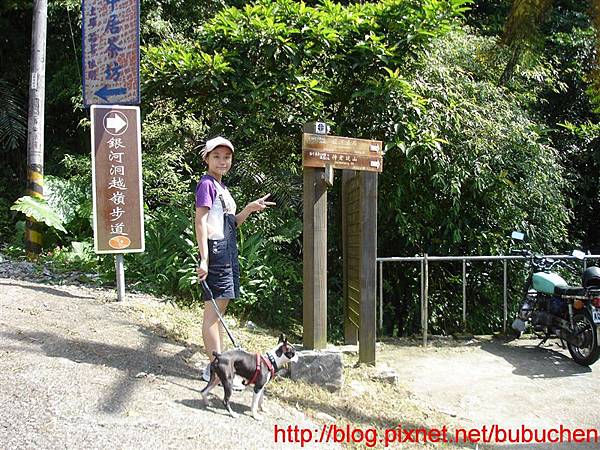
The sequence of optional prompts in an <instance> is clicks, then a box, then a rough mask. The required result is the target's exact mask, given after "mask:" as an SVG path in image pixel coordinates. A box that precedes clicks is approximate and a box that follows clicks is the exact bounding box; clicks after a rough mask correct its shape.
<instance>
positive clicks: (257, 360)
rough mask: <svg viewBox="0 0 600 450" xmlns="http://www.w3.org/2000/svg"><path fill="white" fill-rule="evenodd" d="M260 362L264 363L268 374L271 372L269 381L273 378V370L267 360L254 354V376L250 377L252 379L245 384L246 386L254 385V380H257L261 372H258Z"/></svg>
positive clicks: (258, 354)
mask: <svg viewBox="0 0 600 450" xmlns="http://www.w3.org/2000/svg"><path fill="white" fill-rule="evenodd" d="M261 361H264V363H265V364H266V365H267V368H268V369H269V372H271V379H273V378H274V377H275V369H274V368H273V364H271V361H269V358H265V357H264V356H263V355H261V354H260V353H257V354H256V370H255V371H254V375H252V378H251V379H250V381H248V382H247V383H246V385H248V384H254V383H256V379H257V378H258V376H259V375H260V372H261V370H260V362H261Z"/></svg>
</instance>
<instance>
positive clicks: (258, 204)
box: [246, 194, 276, 212]
mask: <svg viewBox="0 0 600 450" xmlns="http://www.w3.org/2000/svg"><path fill="white" fill-rule="evenodd" d="M269 195H271V194H267V195H265V196H264V197H261V198H259V199H258V200H254V201H253V202H250V203H248V205H247V206H246V208H248V209H249V210H250V212H255V211H264V210H265V209H266V208H268V207H269V206H275V205H276V203H275V202H268V201H266V200H267V198H268V197H269Z"/></svg>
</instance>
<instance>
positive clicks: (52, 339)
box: [0, 328, 200, 413]
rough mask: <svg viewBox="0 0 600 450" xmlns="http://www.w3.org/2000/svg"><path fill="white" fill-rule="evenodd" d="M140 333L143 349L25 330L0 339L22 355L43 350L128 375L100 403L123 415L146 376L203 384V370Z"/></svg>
mask: <svg viewBox="0 0 600 450" xmlns="http://www.w3.org/2000/svg"><path fill="white" fill-rule="evenodd" d="M140 332H141V334H143V335H144V336H145V342H144V344H143V346H141V347H139V348H131V347H125V346H119V345H110V344H106V343H103V342H97V341H88V340H83V339H69V338H64V337H62V336H59V335H57V334H52V333H45V332H27V331H21V330H20V331H15V332H3V333H0V338H1V339H7V340H10V341H14V342H19V343H20V344H21V347H20V351H22V352H37V351H38V350H37V349H36V347H39V349H40V350H41V351H42V352H44V353H45V354H46V355H47V356H49V357H53V358H66V359H69V360H71V361H74V362H76V363H86V364H94V365H99V366H108V367H113V368H115V369H118V370H120V371H122V372H125V376H124V377H121V378H119V379H118V380H116V382H115V383H114V384H113V386H112V387H111V389H110V391H109V392H107V394H106V395H105V396H104V398H103V399H102V400H101V401H100V406H99V409H100V410H102V411H103V412H106V413H119V412H122V411H123V410H124V408H125V406H126V404H127V403H128V401H129V399H130V398H131V396H132V393H133V391H134V389H135V385H136V383H137V382H139V378H144V377H145V376H146V375H145V374H153V375H160V376H167V377H175V378H185V379H190V380H198V381H200V373H199V370H198V369H195V368H193V367H192V366H190V365H189V364H187V363H186V362H185V361H184V360H183V359H182V358H181V357H177V356H176V355H170V354H165V355H159V354H158V347H159V346H160V344H161V343H162V342H164V339H162V338H160V337H157V336H156V335H154V334H153V333H152V332H151V331H149V330H146V329H144V328H141V329H140ZM142 373H143V374H142ZM166 381H169V380H166ZM192 390H194V389H192Z"/></svg>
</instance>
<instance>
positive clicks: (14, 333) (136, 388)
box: [0, 278, 331, 449]
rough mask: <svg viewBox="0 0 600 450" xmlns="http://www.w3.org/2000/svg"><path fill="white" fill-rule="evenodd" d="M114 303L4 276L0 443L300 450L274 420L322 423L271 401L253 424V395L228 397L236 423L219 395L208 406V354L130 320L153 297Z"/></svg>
mask: <svg viewBox="0 0 600 450" xmlns="http://www.w3.org/2000/svg"><path fill="white" fill-rule="evenodd" d="M113 300H114V293H112V292H107V291H103V290H96V289H90V288H83V287H77V286H47V285H42V284H35V283H31V282H27V281H20V280H15V279H10V278H0V448H2V449H50V448H52V449H54V448H69V449H71V448H73V449H75V448H77V449H113V448H114V449H150V448H152V449H157V448H160V449H199V448H219V449H238V448H244V449H265V448H290V449H292V448H293V449H297V448H299V445H298V444H293V445H292V444H290V445H283V444H281V443H277V444H275V443H274V437H273V433H274V426H275V425H278V426H280V427H281V426H283V427H287V426H289V425H292V426H295V425H299V426H303V427H310V428H316V427H317V426H319V425H315V424H314V423H311V422H310V421H308V420H307V418H306V417H305V416H304V415H303V414H302V413H301V412H299V411H297V410H295V409H293V408H290V407H288V406H285V405H282V404H279V403H277V401H275V400H273V399H267V400H266V401H265V403H266V404H267V406H268V407H269V410H268V413H267V414H265V420H264V422H262V423H259V422H257V421H255V420H254V419H253V418H252V417H251V416H250V415H249V411H250V405H251V396H252V394H251V392H250V391H246V392H243V393H236V394H234V396H233V397H232V404H233V408H234V409H235V410H237V411H238V412H240V413H242V414H241V415H240V417H239V418H238V419H232V418H230V417H229V416H227V415H225V410H224V409H223V408H222V406H221V403H220V398H216V397H214V398H213V406H210V407H209V408H205V407H204V406H203V404H202V402H201V400H200V399H201V396H200V389H201V388H202V387H203V386H204V383H203V382H201V381H200V380H199V374H200V373H199V369H198V368H196V367H195V364H194V363H198V362H201V363H202V362H203V361H201V360H202V359H203V358H204V357H203V356H201V355H199V354H198V353H195V351H196V350H197V349H191V348H186V347H184V346H182V345H178V344H174V343H172V342H169V341H168V340H167V339H165V338H163V337H161V336H159V335H158V334H156V333H155V332H154V330H153V329H152V327H150V326H148V324H144V323H143V321H140V320H136V319H135V316H136V314H135V313H134V312H135V309H134V308H135V305H136V304H138V303H143V304H144V306H145V307H148V305H152V304H155V305H157V306H158V302H156V300H152V299H150V298H148V297H144V296H131V295H130V296H129V300H128V301H127V303H123V304H118V303H113ZM215 392H216V394H217V395H218V396H219V397H220V396H221V395H222V391H221V389H215ZM319 448H331V447H327V446H325V445H320V446H319Z"/></svg>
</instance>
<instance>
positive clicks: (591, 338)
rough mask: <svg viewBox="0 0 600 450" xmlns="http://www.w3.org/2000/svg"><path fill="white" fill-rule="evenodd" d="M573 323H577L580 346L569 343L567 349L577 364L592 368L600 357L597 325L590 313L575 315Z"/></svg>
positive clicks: (576, 328)
mask: <svg viewBox="0 0 600 450" xmlns="http://www.w3.org/2000/svg"><path fill="white" fill-rule="evenodd" d="M573 322H574V323H575V330H576V334H577V340H578V344H579V345H575V344H572V343H570V342H567V348H568V349H569V353H570V354H571V357H572V358H573V360H574V361H575V362H576V363H577V364H581V365H582V366H590V365H592V364H594V363H595V362H596V361H597V360H598V357H600V347H599V346H598V339H597V337H596V325H595V324H594V322H593V321H592V318H591V316H590V313H589V312H588V311H584V312H583V313H579V314H575V316H574V317H573Z"/></svg>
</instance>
